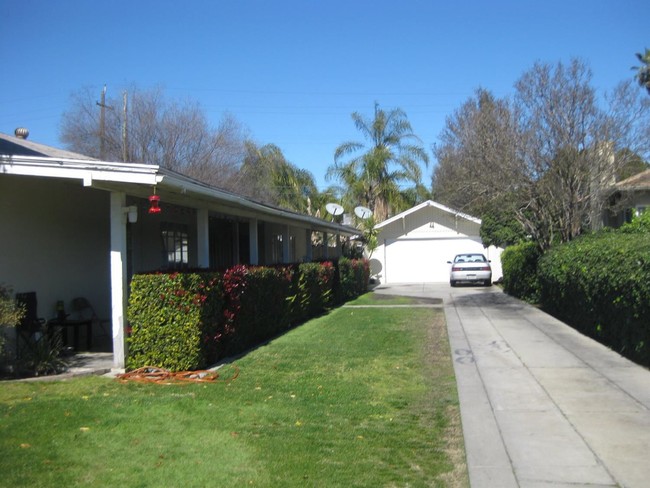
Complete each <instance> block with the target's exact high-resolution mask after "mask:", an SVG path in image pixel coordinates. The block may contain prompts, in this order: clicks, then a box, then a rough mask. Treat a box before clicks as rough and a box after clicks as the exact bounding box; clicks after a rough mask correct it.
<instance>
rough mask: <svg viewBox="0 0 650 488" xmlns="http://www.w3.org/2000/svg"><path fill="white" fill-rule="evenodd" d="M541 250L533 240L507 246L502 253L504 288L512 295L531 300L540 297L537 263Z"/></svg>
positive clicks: (535, 300)
mask: <svg viewBox="0 0 650 488" xmlns="http://www.w3.org/2000/svg"><path fill="white" fill-rule="evenodd" d="M540 255H541V253H540V250H539V248H538V247H537V245H536V244H535V243H533V242H524V243H521V244H517V245H515V246H509V247H507V248H506V249H505V250H504V251H503V253H502V254H501V266H502V269H503V289H504V290H505V291H506V293H509V294H510V295H512V296H515V297H517V298H521V299H522V300H526V301H529V302H533V303H535V302H537V301H538V299H539V283H538V277H537V264H538V261H539V258H540Z"/></svg>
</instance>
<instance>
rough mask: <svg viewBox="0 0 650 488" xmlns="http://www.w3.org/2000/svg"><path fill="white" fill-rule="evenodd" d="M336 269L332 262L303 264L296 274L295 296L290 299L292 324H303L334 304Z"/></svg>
mask: <svg viewBox="0 0 650 488" xmlns="http://www.w3.org/2000/svg"><path fill="white" fill-rule="evenodd" d="M335 274H336V268H335V267H334V264H333V263H332V262H331V261H325V262H323V263H302V264H300V265H299V266H298V272H297V273H295V276H296V282H295V283H294V287H295V288H294V294H293V296H291V297H289V301H290V304H291V310H292V314H291V317H292V322H294V323H297V322H302V321H304V320H307V319H309V318H310V317H315V316H317V315H318V314H320V313H322V312H324V311H325V310H327V309H328V308H330V307H331V306H332V305H333V304H334V283H335Z"/></svg>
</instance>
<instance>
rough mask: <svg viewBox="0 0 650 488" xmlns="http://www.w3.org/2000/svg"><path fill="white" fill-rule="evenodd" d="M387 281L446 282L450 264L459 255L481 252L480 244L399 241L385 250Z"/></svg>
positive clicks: (473, 242) (466, 241) (449, 241)
mask: <svg viewBox="0 0 650 488" xmlns="http://www.w3.org/2000/svg"><path fill="white" fill-rule="evenodd" d="M384 252H385V257H384V266H385V269H384V279H385V280H386V283H407V282H446V281H449V264H447V261H451V260H452V258H453V257H454V256H455V255H456V254H460V253H465V252H481V253H484V252H485V249H484V248H483V245H482V244H481V243H479V242H476V241H473V240H471V239H468V238H467V237H463V238H452V239H399V240H394V241H388V242H387V243H386V247H385V251H384Z"/></svg>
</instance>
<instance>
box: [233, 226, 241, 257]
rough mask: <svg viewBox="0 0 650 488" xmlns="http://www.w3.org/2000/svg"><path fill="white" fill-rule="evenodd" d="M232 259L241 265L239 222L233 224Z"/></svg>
mask: <svg viewBox="0 0 650 488" xmlns="http://www.w3.org/2000/svg"><path fill="white" fill-rule="evenodd" d="M232 259H233V261H234V262H235V264H241V262H240V257H239V222H237V221H236V220H235V221H234V222H233V223H232Z"/></svg>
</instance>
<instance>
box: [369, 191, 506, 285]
mask: <svg viewBox="0 0 650 488" xmlns="http://www.w3.org/2000/svg"><path fill="white" fill-rule="evenodd" d="M480 227H481V221H480V219H477V218H475V217H472V216H470V215H466V214H463V213H461V212H457V211H455V210H452V209H450V208H448V207H445V206H444V205H441V204H439V203H436V202H433V201H431V200H429V201H426V202H424V203H422V204H420V205H418V206H416V207H413V208H411V209H410V210H407V211H405V212H402V213H401V214H399V215H396V216H394V217H392V218H390V219H388V220H386V221H384V222H382V223H380V224H378V225H377V230H379V234H378V243H379V245H378V247H377V249H376V250H375V251H374V252H373V254H372V256H371V274H372V275H373V277H374V278H375V279H376V280H377V281H378V282H379V283H405V282H433V283H436V282H447V281H449V268H450V265H449V264H447V261H450V260H451V259H452V258H453V257H454V256H455V255H456V254H459V253H466V252H480V253H483V254H485V255H486V256H487V258H488V259H490V260H491V261H492V279H493V280H497V279H499V278H500V277H501V276H502V272H501V260H500V256H501V251H502V250H501V249H498V248H495V247H490V248H487V249H486V248H484V247H483V243H482V241H481V238H480V236H479V229H480Z"/></svg>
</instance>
